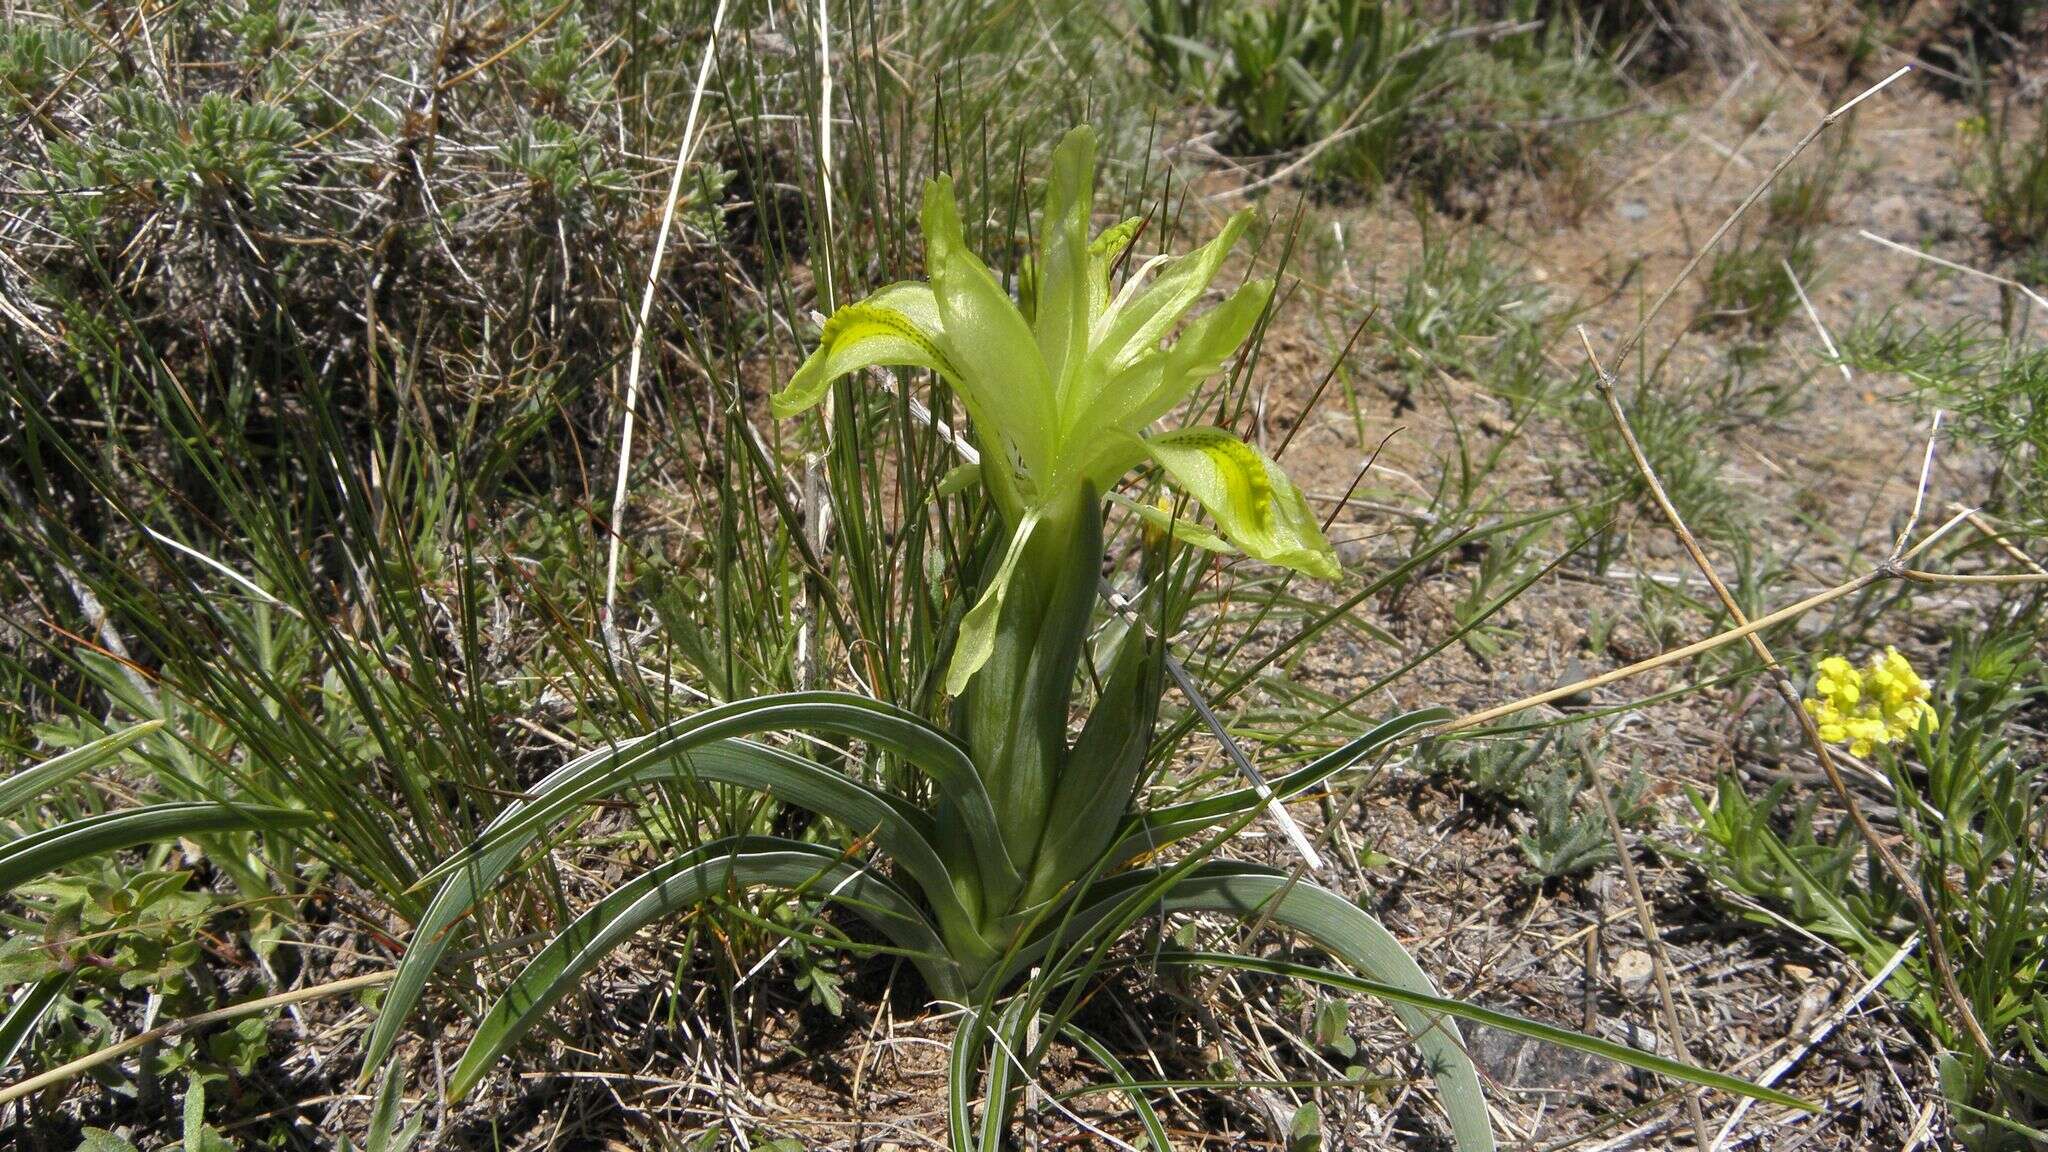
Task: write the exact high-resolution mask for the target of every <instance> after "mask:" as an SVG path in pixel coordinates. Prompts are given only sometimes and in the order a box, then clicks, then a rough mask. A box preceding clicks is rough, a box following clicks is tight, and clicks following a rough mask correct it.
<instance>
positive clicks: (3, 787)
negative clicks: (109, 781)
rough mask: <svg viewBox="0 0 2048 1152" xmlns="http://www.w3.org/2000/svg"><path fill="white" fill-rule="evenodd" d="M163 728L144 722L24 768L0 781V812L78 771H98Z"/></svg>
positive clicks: (28, 800) (15, 806) (158, 724)
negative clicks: (123, 751)
mask: <svg viewBox="0 0 2048 1152" xmlns="http://www.w3.org/2000/svg"><path fill="white" fill-rule="evenodd" d="M163 726H164V722H163V721H161V720H145V721H143V722H142V723H140V724H137V725H135V726H134V727H132V728H123V729H122V730H121V731H119V732H115V733H112V734H110V735H106V736H102V737H100V738H99V739H97V740H94V741H93V742H92V743H90V744H80V745H79V746H78V747H76V748H73V749H71V750H70V751H68V752H64V753H61V754H59V755H56V756H52V757H50V758H49V759H48V760H45V761H43V762H42V763H41V764H38V765H36V766H35V767H33V768H24V769H22V770H21V771H19V772H16V773H15V774H14V775H12V776H9V777H8V778H7V779H5V780H0V813H5V812H12V811H14V810H15V809H16V808H20V807H22V806H23V805H25V804H27V803H29V802H30V801H32V800H34V799H35V798H36V797H38V796H40V795H42V794H43V793H45V792H47V791H49V790H50V789H52V788H55V787H56V786H57V785H59V784H62V783H63V782H64V781H66V780H69V779H71V778H72V777H73V776H76V775H78V774H79V773H80V772H84V771H86V770H87V769H90V768H97V767H98V766H100V765H101V764H104V763H106V762H107V761H109V760H111V759H113V758H114V757H115V756H118V755H120V754H121V750H122V749H124V748H126V747H128V746H129V745H130V744H133V743H135V742H136V741H137V740H140V739H142V738H143V737H144V736H147V735H149V734H150V733H151V732H154V731H156V730H157V729H159V728H161V727H163Z"/></svg>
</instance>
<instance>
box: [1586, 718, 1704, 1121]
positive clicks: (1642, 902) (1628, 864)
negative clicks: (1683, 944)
mask: <svg viewBox="0 0 2048 1152" xmlns="http://www.w3.org/2000/svg"><path fill="white" fill-rule="evenodd" d="M1580 755H1581V756H1582V757H1583V758H1584V761H1585V765H1586V775H1587V776H1589V777H1591V783H1592V785H1593V795H1594V797H1595V798H1597V799H1598V800H1599V801H1600V811H1601V813H1602V814H1603V815H1605V816H1606V817H1607V835H1608V836H1610V837H1612V838H1613V840H1614V858H1615V862H1616V863H1618V864H1620V865H1621V878H1622V881H1623V882H1624V883H1626V884H1627V885H1628V894H1629V898H1630V900H1632V901H1633V902H1634V904H1635V907H1636V924H1637V925H1638V926H1639V927H1641V928H1642V930H1643V943H1644V944H1646V945H1648V947H1649V952H1650V974H1651V976H1652V977H1654V978H1655V979H1656V982H1657V1000H1658V1004H1659V1006H1660V1007H1661V1008H1662V1009H1663V1010H1664V1028H1665V1030H1666V1031H1668V1032H1670V1033H1671V1047H1672V1048H1673V1049H1674V1050H1676V1052H1677V1053H1678V1058H1679V1059H1680V1060H1683V1061H1685V1062H1686V1063H1687V1064H1691V1063H1693V1062H1694V1061H1693V1058H1692V1050H1691V1049H1690V1048H1688V1047H1687V1046H1686V1043H1685V1029H1684V1026H1683V1025H1681V1024H1680V1023H1679V1020H1678V998H1677V997H1675V996H1673V995H1672V994H1671V962H1670V960H1669V958H1667V957H1666V956H1665V954H1664V936H1663V934H1662V933H1660V932H1658V931H1657V918H1656V917H1655V916H1654V915H1652V914H1651V912H1650V901H1649V898H1648V897H1646V896H1644V895H1643V882H1642V879H1641V877H1640V876H1638V875H1637V873H1636V861H1635V857H1633V856H1631V855H1629V850H1628V841H1626V840H1624V839H1622V835H1621V817H1620V816H1617V815H1616V814H1615V812H1614V798H1613V797H1612V796H1609V795H1608V794H1607V779H1606V777H1604V776H1602V775H1601V773H1600V763H1599V759H1598V758H1597V756H1596V755H1595V754H1593V753H1591V752H1588V751H1586V750H1584V749H1581V752H1580ZM1685 1110H1686V1113H1687V1115H1688V1117H1689V1118H1690V1119H1691V1120H1692V1130H1693V1136H1694V1138H1695V1139H1696V1140H1697V1141H1698V1144H1697V1147H1698V1148H1699V1149H1700V1152H1707V1149H1708V1148H1709V1143H1708V1137H1707V1117H1706V1113H1704V1112H1702V1111H1701V1110H1700V1094H1699V1092H1698V1091H1697V1090H1695V1091H1690V1092H1687V1093H1686V1094H1685Z"/></svg>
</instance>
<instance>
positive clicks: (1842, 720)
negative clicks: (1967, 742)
mask: <svg viewBox="0 0 2048 1152" xmlns="http://www.w3.org/2000/svg"><path fill="white" fill-rule="evenodd" d="M1813 690H1814V695H1813V696H1812V697H1810V698H1809V699H1807V700H1805V701H1803V702H1802V703H1803V704H1804V706H1805V708H1806V714H1807V715H1809V716H1811V717H1813V723H1814V727H1815V728H1817V729H1819V731H1820V738H1821V739H1822V740H1825V741H1827V742H1828V743H1830V744H1846V745H1848V746H1849V752H1850V754H1851V755H1855V756H1868V755H1870V750H1871V749H1872V748H1874V747H1876V746H1878V745H1881V744H1896V743H1898V742H1899V741H1901V740H1904V739H1906V738H1907V737H1909V736H1911V735H1912V734H1913V733H1914V732H1917V731H1920V730H1921V729H1923V728H1924V729H1925V730H1927V731H1929V732H1932V731H1934V729H1935V727H1936V725H1937V724H1939V723H1940V721H1939V720H1938V719H1937V717H1936V716H1935V712H1934V705H1933V704H1932V703H1931V702H1929V699H1928V697H1929V696H1931V695H1932V694H1933V693H1932V691H1931V690H1930V689H1929V688H1928V686H1927V681H1925V680H1922V679H1921V678H1920V674H1919V673H1918V672H1915V671H1914V670H1913V665H1912V663H1911V662H1909V661H1908V660H1907V659H1906V658H1905V657H1904V656H1902V655H1900V654H1899V650H1898V649H1897V648H1892V647H1886V648H1885V650H1884V654H1883V655H1881V656H1872V657H1871V658H1870V665H1869V667H1868V668H1864V669H1859V668H1857V667H1856V666H1854V665H1852V664H1850V663H1849V662H1848V661H1847V660H1844V659H1843V658H1841V657H1840V656H1830V657H1828V658H1827V659H1825V660H1822V661H1821V662H1820V664H1819V665H1818V666H1817V667H1816V668H1815V672H1814V678H1813Z"/></svg>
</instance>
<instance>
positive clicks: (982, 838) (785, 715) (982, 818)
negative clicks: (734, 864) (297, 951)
mask: <svg viewBox="0 0 2048 1152" xmlns="http://www.w3.org/2000/svg"><path fill="white" fill-rule="evenodd" d="M799 730H801V731H809V732H826V733H832V734H835V735H842V736H852V737H856V738H858V739H862V740H866V741H869V742H870V743H872V744H874V745H875V746H877V747H878V748H881V749H883V750H884V751H887V752H891V753H894V754H896V755H898V756H901V757H902V758H903V759H904V760H906V761H908V762H909V763H910V764H912V765H913V766H915V767H916V768H917V769H919V770H920V771H922V772H923V773H925V775H927V776H928V777H930V778H931V781H932V783H933V785H934V786H935V787H936V788H937V789H938V791H939V793H940V795H941V796H942V797H943V798H944V799H945V800H947V801H949V802H950V803H951V804H952V805H953V806H954V807H955V808H956V809H957V810H958V812H959V815H960V817H961V819H962V820H963V821H964V822H965V825H966V827H965V829H964V831H965V833H966V839H967V841H968V843H969V845H970V846H971V848H972V850H973V852H974V854H975V858H976V862H977V863H978V864H979V865H980V866H981V867H982V869H983V871H984V872H985V873H986V874H989V875H991V876H995V877H1001V878H1004V879H1006V880H1007V882H1008V883H1010V884H1012V885H1014V884H1015V883H1016V882H1017V869H1016V866H1015V865H1014V864H1012V863H1011V862H1010V860H1009V857H1008V855H1007V854H1005V853H1004V852H1003V849H1002V836H1001V835H1000V833H999V832H998V830H997V825H996V817H995V809H994V807H993V806H992V805H991V804H990V802H989V798H988V792H987V790H986V789H985V788H983V786H982V783H981V777H980V775H979V774H977V773H976V772H975V769H974V761H973V760H972V759H971V758H970V757H969V756H968V754H967V750H966V749H964V748H962V747H961V746H960V745H959V744H958V743H956V742H955V741H954V740H953V738H952V737H950V736H948V735H946V733H944V732H943V731H940V730H939V729H938V728H936V727H934V726H932V725H931V724H929V723H927V722H926V721H925V720H923V719H921V718H919V717H918V716H916V715H914V714H913V713H910V712H906V711H904V710H903V709H901V708H897V707H895V706H893V705H889V704H883V703H881V702H879V701H875V700H869V699H866V698H865V697H861V696H855V695H852V694H850V693H845V692H791V693H785V694H782V695H776V696H762V697H758V698H755V699H751V700H741V701H737V702H735V703H731V704H724V705H720V706H719V707H716V708H710V709H706V710H705V711H703V712H700V713H698V714H696V715H695V716H691V717H689V718H688V719H685V720H679V721H677V722H676V723H674V724H671V725H669V726H668V727H666V728H663V729H661V730H660V731H658V732H655V733H653V734H651V735H649V736H646V737H643V738H641V739H639V740H636V741H634V742H633V743H631V744H627V745H622V746H620V747H617V748H607V749H602V750H600V751H597V752H593V753H589V754H586V755H584V756H582V757H579V758H577V759H576V760H574V761H571V762H570V763H569V764H567V765H564V766H563V767H562V768H559V769H557V770H556V771H555V772H553V773H551V774H550V775H549V776H548V777H547V778H546V779H545V780H543V781H541V782H540V784H539V785H537V786H536V787H535V788H534V790H533V793H532V794H531V796H530V797H529V798H528V799H526V800H524V801H522V802H520V803H519V804H516V805H514V806H513V807H512V808H509V809H507V810H506V812H505V813H504V814H503V815H501V816H500V817H499V818H498V819H497V820H494V821H493V822H492V824H491V826H490V827H489V828H487V829H485V831H484V834H483V836H481V837H479V838H478V839H477V841H476V842H475V843H474V844H472V845H471V846H470V847H469V848H468V849H467V850H466V851H465V852H463V853H462V854H460V855H458V856H456V857H454V858H453V859H451V860H449V861H447V862H446V863H443V864H442V865H440V866H439V867H437V868H435V869H434V870H433V871H432V872H430V873H428V875H427V877H426V879H427V880H428V881H429V882H431V881H434V880H439V879H444V878H445V877H447V876H448V875H449V874H450V873H452V872H454V871H456V870H458V869H467V868H469V867H470V866H471V865H472V863H473V861H474V859H475V858H476V857H478V856H481V855H484V854H487V853H489V852H490V851H491V850H493V849H494V848H496V847H497V846H498V845H499V844H500V843H501V842H503V841H505V840H513V839H521V838H524V837H526V836H530V835H531V834H532V831H533V829H535V828H539V827H544V826H546V825H548V824H551V823H553V822H554V821H556V820H559V819H561V818H562V817H564V816H566V815H568V814H569V813H570V812H572V811H574V810H575V809H576V808H578V807H581V806H582V805H584V804H586V803H588V802H589V801H590V800H592V799H595V798H596V797H598V796H601V795H605V794H607V793H609V792H611V791H613V790H614V789H615V778H616V777H618V776H621V775H623V774H626V773H630V772H632V771H634V770H636V769H638V768H640V767H642V766H644V765H646V764H648V763H651V762H653V761H656V760H661V759H665V758H669V757H673V756H676V755H678V754H680V753H682V752H686V751H689V750H690V749H692V748H696V747H701V746H702V745H704V744H708V743H710V742H712V741H714V740H721V739H724V738H727V737H736V736H752V735H757V734H760V733H764V732H786V731H799Z"/></svg>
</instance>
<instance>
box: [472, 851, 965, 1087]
mask: <svg viewBox="0 0 2048 1152" xmlns="http://www.w3.org/2000/svg"><path fill="white" fill-rule="evenodd" d="M756 886H774V887H784V888H803V889H807V890H809V891H811V892H813V893H815V894H817V895H819V896H823V897H826V898H828V899H831V900H834V901H837V902H839V903H841V904H844V905H846V906H847V907H849V908H850V909H852V910H853V911H854V912H856V913H858V914H859V915H860V916H861V917H862V918H863V919H865V920H867V921H868V922H869V923H871V924H873V925H875V927H876V928H878V929H880V930H881V931H882V932H883V934H884V935H886V936H888V937H889V938H890V939H891V940H892V941H893V942H895V943H896V944H897V945H898V946H900V947H902V948H903V949H905V950H906V951H907V952H908V953H909V954H910V956H911V959H912V961H913V962H914V963H916V964H917V965H918V968H919V970H920V971H921V972H923V973H924V975H925V978H926V979H927V980H928V981H929V982H930V983H931V984H932V986H933V988H934V990H935V991H937V992H939V993H940V994H941V995H946V994H956V993H957V992H958V991H959V981H958V980H957V979H956V978H953V977H951V976H950V974H949V972H948V962H947V961H946V959H945V951H944V945H943V944H942V943H941V941H940V940H939V937H938V933H937V931H936V930H935V929H933V928H932V926H931V925H930V923H929V922H927V921H926V920H925V918H924V916H923V914H922V913H920V912H919V911H918V908H917V904H916V903H915V902H914V901H913V900H911V898H910V897H909V896H907V895H905V894H904V893H903V891H902V890H901V889H899V888H897V887H896V886H895V885H894V884H891V883H890V882H889V881H888V880H886V879H884V878H882V876H881V875H880V874H878V873H876V872H873V871H871V870H869V869H868V868H867V867H866V866H865V865H863V864H860V863H858V862H855V861H851V860H848V859H846V858H845V857H843V856H841V855H839V854H838V853H835V852H832V851H831V850H829V849H825V848H820V847H818V846H817V845H814V844H804V843H800V842H798V841H795V840H780V839H776V838H774V837H768V836H747V837H734V838H731V839H726V840H718V841H713V842H712V843H710V844H706V845H704V846H703V847H702V848H698V849H696V850H695V851H692V852H687V853H685V854H683V855H681V856H678V857H676V858H675V859H673V860H670V861H668V862H666V863H664V864H662V865H660V866H658V867H655V868H651V869H649V870H647V871H646V872H643V873H641V874H640V875H638V876H636V877H634V878H633V879H632V880H630V881H628V882H627V883H625V884H624V885H622V886H620V887H619V888H618V889H616V890H615V891H613V892H612V893H611V894H610V895H608V896H606V897H605V898H604V899H603V900H600V901H598V902H597V903H596V904H594V905H592V906H591V907H590V909H589V910H587V911H585V912H584V913H583V914H582V915H581V916H578V917H577V918H576V920H575V922H574V923H572V924H570V925H569V927H567V928H565V929H563V930H562V933H561V934H560V935H558V936H556V937H555V938H554V939H553V940H551V941H549V942H548V945H547V947H545V948H543V949H542V950H541V951H540V953H539V954H538V955H536V956H535V957H534V958H533V959H532V960H531V961H529V962H528V963H527V966H526V967H525V969H523V970H522V971H521V972H520V973H519V976H518V978H517V979H516V980H514V981H513V983H512V986H511V987H510V988H507V989H506V990H505V993H504V995H502V996H500V997H499V998H498V1000H497V1002H496V1003H494V1004H492V1005H491V1008H490V1011H489V1012H488V1013H486V1014H485V1016H484V1018H483V1021H482V1022H481V1023H480V1024H478V1026H477V1030H476V1035H475V1036H474V1037H473V1038H472V1039H471V1040H470V1042H469V1047H468V1048H467V1049H466V1050H465V1051H464V1052H463V1054H462V1060H461V1062H460V1063H459V1064H457V1065H456V1068H455V1071H454V1073H453V1074H452V1075H451V1076H450V1077H449V1081H448V1097H449V1099H450V1100H451V1101H453V1100H460V1099H462V1098H463V1097H464V1096H466V1095H467V1094H468V1093H469V1090H470V1089H471V1088H473V1087H475V1086H476V1083H477V1081H478V1080H480V1079H481V1078H482V1077H483V1074H484V1073H485V1072H486V1071H488V1070H489V1069H490V1066H491V1065H492V1064H494V1063H496V1062H497V1060H498V1059H499V1057H501V1056H503V1055H505V1053H506V1052H508V1051H510V1050H511V1048H512V1046H513V1045H514V1044H516V1043H518V1041H519V1038H520V1037H522V1036H524V1035H525V1034H526V1032H527V1031H528V1030H529V1029H531V1028H532V1027H533V1025H534V1024H535V1023H536V1022H538V1021H539V1019H540V1017H541V1015H542V1014H543V1013H545V1012H546V1011H547V1009H548V1007H549V1006H550V1005H552V1004H554V1002H555V1001H557V1000H560V999H561V998H562V997H563V996H565V995H567V994H568V993H569V992H570V991H571V990H573V989H574V988H575V987H576V986H577V985H578V984H580V983H581V982H582V980H583V977H584V976H585V975H586V974H588V973H589V972H590V970H591V969H592V968H594V967H596V966H597V964H598V963H599V962H600V961H602V960H603V959H604V958H605V956H606V955H608V954H609V953H610V952H611V951H612V950H613V949H614V948H617V947H618V946H619V945H620V944H622V943H624V942H625V941H626V940H627V939H628V938H630V937H631V936H632V935H633V934H634V933H636V932H638V931H639V930H640V929H642V928H644V927H646V926H648V925H649V924H652V923H654V922H655V921H657V920H659V919H661V918H663V917H665V916H670V915H673V914H675V913H677V912H681V911H685V910H688V909H691V908H695V907H697V906H698V905H700V904H703V903H704V902H706V901H708V900H712V899H715V898H717V897H719V896H722V895H724V894H726V893H727V892H730V891H733V890H735V889H738V888H745V887H756Z"/></svg>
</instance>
